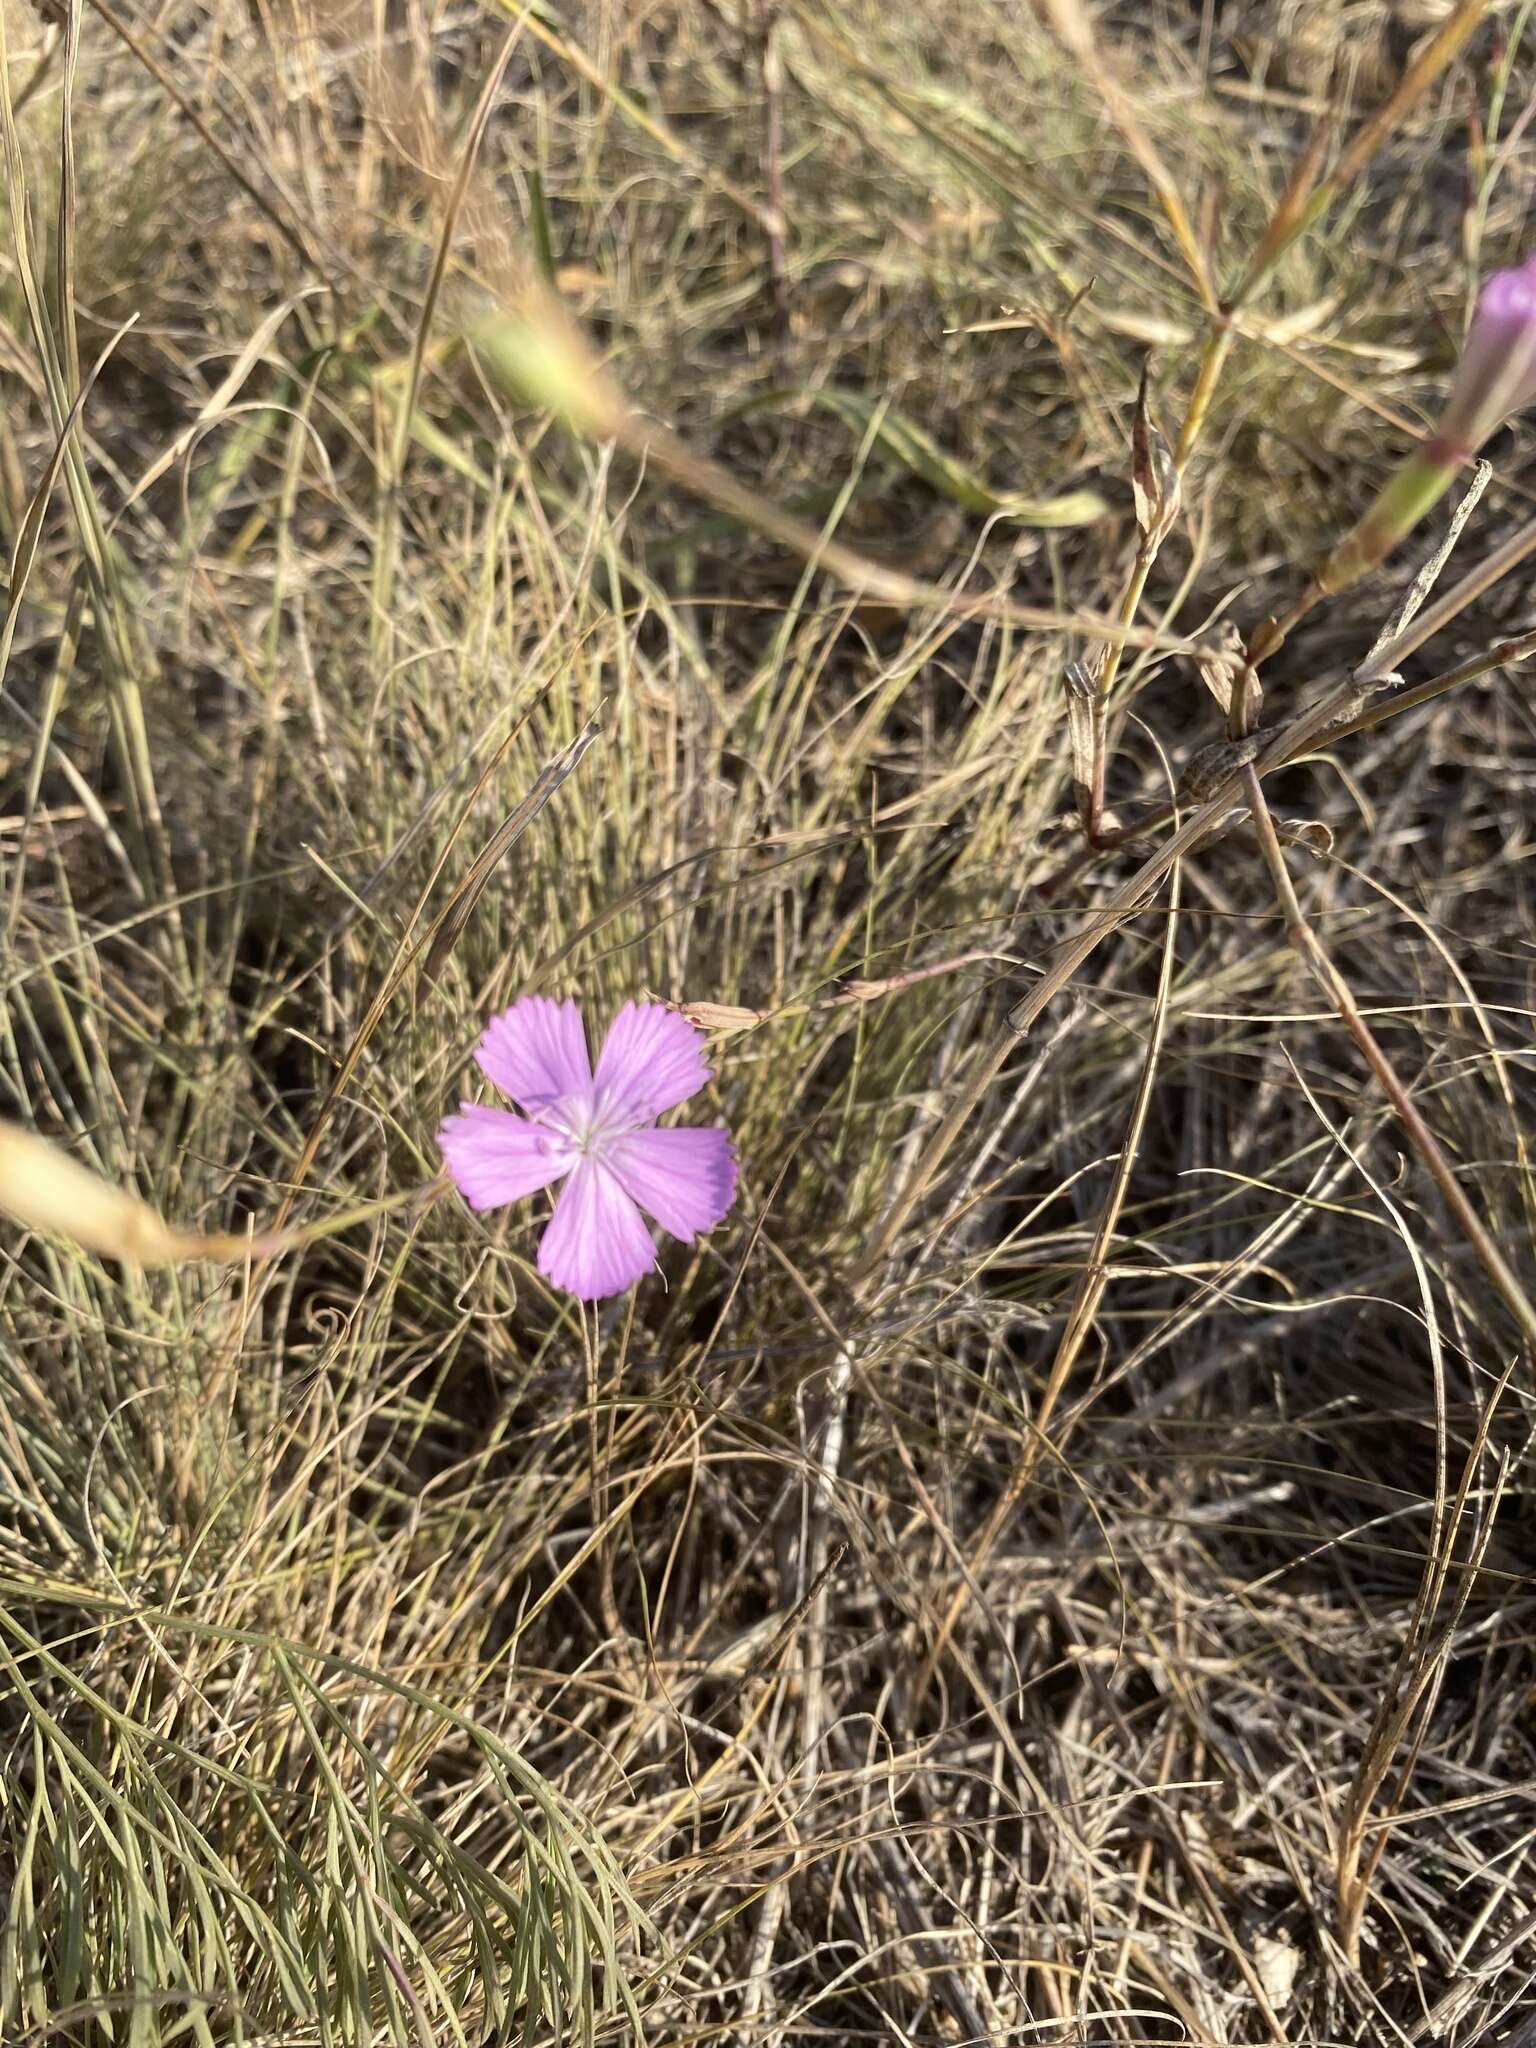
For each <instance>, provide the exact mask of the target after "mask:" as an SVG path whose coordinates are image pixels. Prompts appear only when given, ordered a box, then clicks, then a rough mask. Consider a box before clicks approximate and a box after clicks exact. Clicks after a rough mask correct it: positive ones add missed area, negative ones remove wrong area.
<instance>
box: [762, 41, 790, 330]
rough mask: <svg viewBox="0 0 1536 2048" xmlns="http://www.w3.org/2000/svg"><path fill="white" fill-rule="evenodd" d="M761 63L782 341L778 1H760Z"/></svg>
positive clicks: (784, 270)
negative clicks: (776, 36) (776, 35)
mask: <svg viewBox="0 0 1536 2048" xmlns="http://www.w3.org/2000/svg"><path fill="white" fill-rule="evenodd" d="M754 12H755V14H756V17H757V63H758V72H759V74H760V76H761V78H762V81H763V188H764V191H765V192H766V194H767V198H768V204H767V206H766V207H765V208H764V211H763V232H764V235H765V236H766V238H767V242H768V276H769V281H770V283H771V285H772V288H773V324H774V326H775V327H776V328H777V329H778V333H779V338H780V339H781V340H783V339H785V338H787V336H788V334H789V269H788V260H787V257H786V253H785V245H784V227H785V220H784V172H783V153H784V106H783V99H784V66H783V62H782V60H781V59H780V56H779V51H778V45H777V42H776V40H775V34H774V31H775V30H776V29H777V27H778V23H779V8H778V0H756V4H755V8H754Z"/></svg>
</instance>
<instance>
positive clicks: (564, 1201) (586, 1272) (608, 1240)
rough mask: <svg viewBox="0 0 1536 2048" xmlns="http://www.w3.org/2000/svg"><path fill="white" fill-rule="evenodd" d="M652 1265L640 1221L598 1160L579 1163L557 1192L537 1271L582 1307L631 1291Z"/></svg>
mask: <svg viewBox="0 0 1536 2048" xmlns="http://www.w3.org/2000/svg"><path fill="white" fill-rule="evenodd" d="M655 1263H656V1251H655V1247H654V1246H653V1245H652V1243H651V1233H650V1232H649V1231H648V1230H647V1229H646V1227H645V1219H644V1218H643V1217H642V1216H641V1214H640V1211H639V1210H638V1209H637V1208H636V1207H635V1205H634V1203H633V1202H632V1201H631V1200H630V1198H629V1196H628V1195H626V1194H625V1192H624V1190H623V1189H622V1188H621V1187H620V1186H619V1183H618V1182H617V1181H616V1180H615V1179H614V1177H613V1175H612V1174H611V1173H610V1172H609V1171H608V1169H607V1167H606V1166H604V1165H603V1164H602V1163H601V1161H600V1160H596V1159H590V1158H589V1159H583V1160H582V1161H581V1163H580V1165H579V1166H578V1167H577V1168H576V1169H575V1171H574V1172H573V1173H572V1175H571V1177H570V1179H569V1180H568V1181H567V1182H566V1184H565V1186H564V1187H563V1188H562V1189H561V1190H560V1199H559V1200H558V1201H557V1202H556V1203H555V1213H554V1215H553V1216H551V1217H550V1219H549V1224H548V1227H547V1228H546V1230H545V1232H544V1237H543V1241H542V1243H541V1244H540V1246H539V1271H540V1272H541V1273H542V1274H543V1275H544V1277H545V1279H546V1280H553V1281H554V1283H555V1285H556V1286H557V1287H564V1288H566V1289H567V1290H568V1291H569V1292H570V1293H572V1294H574V1295H576V1296H577V1298H578V1299H579V1300H581V1301H603V1300H605V1299H606V1298H607V1297H608V1296H609V1295H611V1294H622V1293H624V1291H625V1289H626V1288H629V1287H633V1285H634V1284H635V1282H636V1281H637V1280H638V1279H640V1278H641V1276H642V1275H643V1274H646V1273H648V1272H649V1271H650V1270H651V1268H652V1266H654V1265H655Z"/></svg>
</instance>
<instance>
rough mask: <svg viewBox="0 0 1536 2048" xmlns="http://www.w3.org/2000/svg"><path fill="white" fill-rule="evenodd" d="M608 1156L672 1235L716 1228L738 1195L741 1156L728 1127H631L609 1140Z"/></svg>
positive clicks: (609, 1163)
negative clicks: (723, 1129) (735, 1151)
mask: <svg viewBox="0 0 1536 2048" xmlns="http://www.w3.org/2000/svg"><path fill="white" fill-rule="evenodd" d="M603 1159H604V1162H605V1164H606V1165H607V1166H608V1167H609V1168H610V1169H611V1170H612V1172H613V1176H614V1178H615V1179H616V1180H617V1181H618V1183H619V1185H620V1186H621V1187H622V1188H623V1189H624V1191H625V1192H626V1194H629V1195H632V1196H633V1197H634V1199H635V1200H636V1201H637V1202H638V1203H639V1204H640V1206H641V1208H642V1209H644V1210H646V1211H647V1212H648V1214H650V1215H652V1216H654V1217H655V1218H656V1221H657V1222H658V1223H659V1224H660V1225H661V1227H662V1229H663V1230H667V1231H670V1232H671V1234H672V1235H673V1237H681V1238H691V1237H697V1236H698V1235H699V1233H700V1232H701V1231H705V1230H713V1229H714V1227H715V1225H716V1224H717V1223H718V1222H719V1221H720V1219H721V1217H722V1216H724V1215H725V1213H726V1211H727V1210H728V1209H729V1208H730V1206H731V1204H732V1202H733V1201H734V1200H735V1199H736V1157H735V1154H734V1153H733V1152H732V1150H731V1141H730V1139H729V1137H728V1136H727V1135H726V1133H725V1132H724V1131H720V1130H691V1129H689V1130H676V1131H670V1130H669V1131H627V1132H625V1133H624V1134H623V1135H622V1136H621V1137H616V1138H612V1139H610V1140H609V1141H608V1143H607V1145H606V1146H605V1147H604V1150H603Z"/></svg>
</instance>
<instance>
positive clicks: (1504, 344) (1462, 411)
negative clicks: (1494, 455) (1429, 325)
mask: <svg viewBox="0 0 1536 2048" xmlns="http://www.w3.org/2000/svg"><path fill="white" fill-rule="evenodd" d="M1533 398H1536V256H1533V257H1530V258H1529V259H1528V260H1527V261H1526V262H1525V263H1524V264H1522V265H1521V267H1520V268H1519V269H1518V270H1498V271H1495V272H1494V274H1493V276H1492V277H1490V278H1489V280H1488V282H1487V283H1486V284H1485V285H1484V286H1483V288H1482V290H1481V292H1479V294H1478V299H1477V312H1476V313H1475V314H1474V315H1473V319H1472V330H1471V332H1470V333H1469V334H1468V336H1467V345H1466V347H1465V348H1464V349H1463V350H1462V355H1461V368H1460V370H1459V371H1458V373H1457V376H1456V382H1455V384H1454V385H1453V386H1452V388H1451V395H1450V398H1449V400H1448V401H1447V403H1446V407H1445V411H1444V412H1443V413H1442V415H1441V417H1440V423H1439V425H1438V426H1437V427H1436V429H1435V432H1434V436H1433V440H1434V442H1435V443H1436V444H1439V445H1441V446H1443V447H1444V449H1445V452H1446V453H1447V454H1449V455H1454V456H1458V457H1465V456H1467V455H1470V454H1473V453H1475V451H1476V450H1477V449H1479V448H1480V447H1481V446H1482V444H1483V443H1484V442H1485V441H1486V440H1487V439H1488V436H1489V435H1490V434H1491V433H1493V432H1494V430H1495V428H1497V427H1500V426H1502V425H1503V423H1504V421H1505V420H1507V419H1508V418H1509V415H1510V414H1511V413H1512V412H1518V411H1519V410H1520V408H1521V406H1523V405H1529V404H1530V402H1531V400H1532V399H1533Z"/></svg>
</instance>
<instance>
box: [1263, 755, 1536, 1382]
mask: <svg viewBox="0 0 1536 2048" xmlns="http://www.w3.org/2000/svg"><path fill="white" fill-rule="evenodd" d="M1242 780H1243V791H1244V794H1245V796H1246V797H1247V800H1248V805H1249V808H1250V810H1251V811H1252V814H1253V822H1254V825H1255V827H1256V829H1257V831H1258V835H1259V845H1260V847H1261V848H1262V849H1263V853H1264V862H1265V865H1266V867H1267V868H1268V869H1269V873H1270V879H1271V880H1272V881H1273V883H1274V885H1275V894H1276V896H1277V897H1278V899H1279V902H1280V908H1281V910H1282V912H1283V913H1284V916H1285V935H1286V938H1287V939H1288V940H1289V941H1290V944H1291V945H1292V947H1293V948H1294V949H1295V951H1296V953H1297V954H1298V955H1299V956H1300V958H1301V959H1302V960H1303V961H1304V962H1305V963H1306V965H1307V967H1308V968H1309V969H1310V970H1311V972H1312V974H1313V976H1314V978H1315V979H1316V981H1317V982H1318V983H1319V985H1320V986H1321V988H1322V990H1323V992H1324V994H1325V995H1326V996H1327V997H1328V998H1329V1000H1330V1001H1331V1002H1332V1004H1333V1006H1334V1008H1335V1009H1336V1010H1337V1011H1338V1013H1339V1018H1340V1021H1341V1022H1342V1023H1343V1025H1344V1027H1345V1029H1346V1030H1347V1031H1348V1032H1349V1035H1350V1037H1351V1038H1353V1040H1354V1041H1355V1044H1356V1045H1357V1046H1358V1047H1359V1048H1360V1052H1361V1055H1362V1057H1363V1058H1364V1060H1365V1063H1366V1065H1367V1066H1368V1067H1369V1068H1370V1070H1371V1073H1372V1074H1373V1075H1374V1076H1375V1079H1376V1081H1377V1083H1378V1085H1379V1086H1380V1088H1381V1091H1382V1093H1383V1094H1384V1095H1385V1096H1386V1098H1387V1100H1388V1102H1389V1103H1391V1105H1392V1109H1393V1112H1394V1113H1395V1115H1396V1117H1397V1120H1398V1122H1399V1123H1400V1124H1401V1125H1402V1127H1403V1135H1404V1136H1405V1137H1406V1138H1407V1140H1408V1142H1409V1144H1410V1145H1412V1147H1413V1149H1414V1151H1415V1152H1417V1153H1418V1155H1419V1158H1420V1160H1421V1161H1422V1163H1423V1164H1424V1166H1425V1167H1426V1168H1427V1169H1428V1171H1429V1173H1430V1176H1431V1178H1432V1179H1433V1180H1434V1183H1435V1185H1436V1187H1438V1188H1439V1190H1440V1193H1441V1195H1442V1196H1443V1197H1444V1199H1445V1203H1446V1206H1447V1208H1448V1209H1449V1210H1450V1212H1451V1214H1452V1216H1453V1217H1454V1218H1455V1221H1456V1227H1457V1229H1458V1230H1460V1232H1461V1234H1462V1236H1463V1237H1464V1238H1465V1239H1466V1241H1467V1243H1468V1245H1469V1246H1470V1247H1471V1249H1472V1252H1473V1254H1474V1255H1475V1257H1476V1259H1477V1261H1478V1263H1479V1265H1480V1266H1481V1267H1482V1269H1483V1271H1484V1272H1485V1273H1486V1274H1487V1275H1488V1278H1489V1279H1490V1280H1491V1281H1492V1282H1493V1285H1494V1288H1495V1290H1496V1291H1497V1293H1498V1295H1499V1297H1500V1299H1501V1300H1502V1301H1503V1303H1504V1305H1505V1307H1506V1308H1507V1309H1508V1310H1509V1312H1510V1314H1511V1315H1512V1316H1513V1317H1514V1319H1515V1321H1516V1322H1517V1323H1518V1324H1519V1326H1520V1330H1521V1333H1522V1334H1523V1335H1524V1337H1525V1339H1526V1341H1527V1343H1536V1307H1533V1306H1532V1303H1531V1300H1530V1297H1529V1296H1528V1295H1527V1294H1526V1291H1525V1289H1524V1288H1523V1287H1522V1286H1521V1284H1520V1281H1519V1279H1518V1278H1517V1277H1516V1275H1515V1273H1514V1271H1513V1270H1512V1268H1511V1267H1510V1266H1509V1265H1508V1264H1507V1262H1506V1261H1505V1258H1504V1255H1503V1253H1502V1252H1501V1251H1500V1250H1499V1248H1498V1246H1497V1245H1496V1244H1495V1243H1494V1241H1493V1239H1492V1237H1491V1236H1490V1235H1489V1233H1488V1229H1487V1227H1486V1225H1485V1224H1484V1222H1483V1220H1482V1218H1481V1217H1480V1216H1479V1215H1478V1213H1477V1211H1476V1210H1475V1209H1474V1208H1473V1206H1472V1204H1471V1202H1470V1201H1469V1200H1468V1198H1467V1194H1466V1190H1465V1189H1464V1188H1463V1187H1462V1185H1461V1182H1460V1181H1459V1180H1458V1179H1457V1178H1456V1175H1455V1173H1454V1171H1453V1170H1452V1167H1451V1163H1450V1161H1449V1160H1448V1159H1447V1158H1446V1156H1445V1154H1444V1152H1442V1151H1441V1149H1440V1144H1439V1141H1438V1139H1437V1138H1436V1137H1435V1135H1434V1133H1433V1132H1432V1131H1431V1130H1430V1128H1429V1126H1428V1124H1426V1123H1425V1121H1424V1119H1423V1117H1422V1116H1420V1114H1419V1112H1418V1108H1417V1106H1416V1104H1415V1103H1414V1100H1413V1097H1412V1096H1411V1095H1410V1094H1409V1093H1408V1090H1407V1089H1406V1088H1405V1087H1404V1086H1403V1084H1402V1082H1401V1081H1400V1080H1399V1079H1398V1077H1397V1074H1396V1071H1395V1070H1394V1068H1393V1066H1392V1063H1391V1061H1390V1060H1389V1059H1388V1058H1387V1055H1386V1054H1385V1052H1384V1051H1383V1050H1382V1048H1381V1046H1380V1045H1379V1044H1378V1042H1377V1040H1376V1038H1375V1036H1374V1034H1373V1033H1372V1031H1371V1028H1370V1026H1369V1025H1368V1024H1367V1023H1366V1021H1365V1019H1364V1018H1363V1017H1362V1016H1361V1014H1360V1010H1359V1006H1358V1005H1357V1003H1356V1002H1355V998H1354V995H1353V993H1352V992H1351V990H1350V987H1349V984H1348V982H1346V981H1345V979H1344V977H1343V975H1342V974H1340V972H1339V970H1338V969H1337V968H1336V967H1335V966H1334V964H1333V962H1332V960H1331V959H1330V958H1329V957H1328V954H1327V953H1326V952H1325V951H1324V949H1323V946H1322V943H1321V941H1320V940H1319V939H1318V937H1317V934H1316V933H1315V932H1314V931H1313V929H1312V927H1311V926H1310V925H1309V924H1308V923H1307V920H1306V916H1305V913H1304V912H1303V910H1302V908H1301V904H1300V901H1299V900H1298V898H1297V895H1296V890H1295V886H1294V884H1293V883H1292V881H1291V876H1290V870H1289V869H1288V868H1287V867H1286V865H1285V854H1284V851H1283V850H1282V848H1281V845H1280V840H1279V837H1278V836H1277V834H1276V832H1275V821H1274V819H1273V818H1272V817H1271V816H1270V814H1269V805H1268V803H1267V802H1266V801H1265V797H1264V790H1263V786H1262V784H1261V783H1260V781H1259V778H1258V776H1257V775H1256V774H1255V773H1254V771H1253V768H1252V767H1251V766H1250V767H1247V768H1245V769H1244V770H1243V774H1242Z"/></svg>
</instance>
